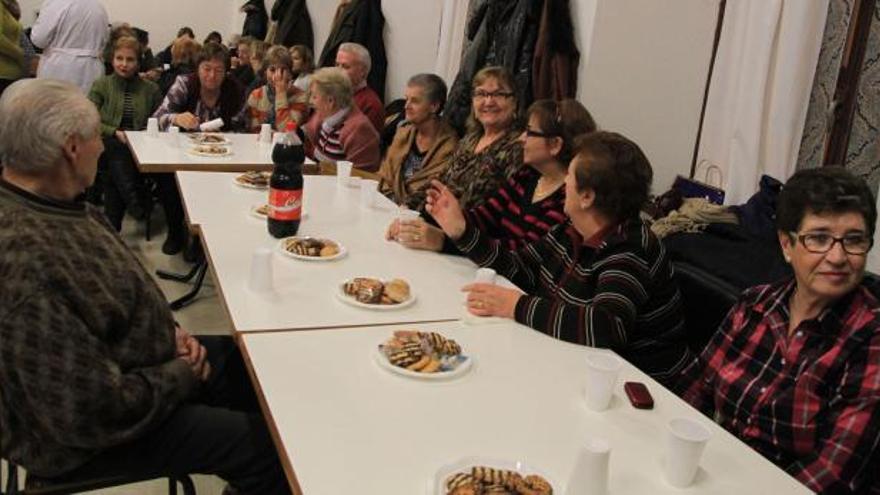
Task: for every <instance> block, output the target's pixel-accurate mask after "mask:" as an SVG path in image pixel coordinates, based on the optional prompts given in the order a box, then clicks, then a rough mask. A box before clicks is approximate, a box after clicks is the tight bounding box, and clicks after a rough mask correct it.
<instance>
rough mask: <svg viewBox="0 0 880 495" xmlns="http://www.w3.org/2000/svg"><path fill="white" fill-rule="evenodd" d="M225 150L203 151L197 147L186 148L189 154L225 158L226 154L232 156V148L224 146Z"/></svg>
mask: <svg viewBox="0 0 880 495" xmlns="http://www.w3.org/2000/svg"><path fill="white" fill-rule="evenodd" d="M224 149H225V150H226V152H225V153H205V152H204V151H199V150H198V149H197V148H190V149H188V150H186V152H187V153H189V154H190V155H195V156H204V157H208V158H225V157H227V156H232V150H231V149H229V148H224Z"/></svg>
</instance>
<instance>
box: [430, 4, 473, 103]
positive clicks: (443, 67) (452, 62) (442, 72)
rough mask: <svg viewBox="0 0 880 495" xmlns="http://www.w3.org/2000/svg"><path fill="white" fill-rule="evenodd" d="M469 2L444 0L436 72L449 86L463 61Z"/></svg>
mask: <svg viewBox="0 0 880 495" xmlns="http://www.w3.org/2000/svg"><path fill="white" fill-rule="evenodd" d="M468 3H469V0H443V17H442V18H441V19H440V38H439V40H438V46H437V64H436V65H435V67H434V72H435V73H437V75H438V76H440V77H442V78H443V80H444V81H446V84H447V85H449V86H452V81H454V80H455V76H456V75H457V74H458V65H459V63H460V62H461V49H462V46H464V32H465V27H466V25H467V16H468Z"/></svg>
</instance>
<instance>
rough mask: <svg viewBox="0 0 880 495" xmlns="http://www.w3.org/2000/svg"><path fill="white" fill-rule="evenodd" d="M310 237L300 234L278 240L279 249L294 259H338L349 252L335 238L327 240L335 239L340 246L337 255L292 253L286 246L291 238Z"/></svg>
mask: <svg viewBox="0 0 880 495" xmlns="http://www.w3.org/2000/svg"><path fill="white" fill-rule="evenodd" d="M308 238H309V236H298V235H295V236H291V237H285V238H283V239H281V240H279V241H278V250H279V251H281V254H284V255H286V256H290V257H291V258H293V259H297V260H302V261H335V260H338V259H340V258H342V257H344V256H345V255H346V253H348V250H347V249H345V246H343V245H342V243H341V242H339V241H335V240H333V239H327V240H328V241H333V242H335V243H336V245H337V246H339V252H338V253H336V255H335V256H327V257H322V256H305V255H302V254H296V253H291V252H290V251H288V250H287V249H285V248H284V246H285V243H286V242H287V241H288V240H290V239H308ZM322 239H323V238H322Z"/></svg>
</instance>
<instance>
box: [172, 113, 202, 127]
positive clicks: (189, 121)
mask: <svg viewBox="0 0 880 495" xmlns="http://www.w3.org/2000/svg"><path fill="white" fill-rule="evenodd" d="M173 124H174V125H176V126H177V127H180V128H182V129H188V130H190V131H194V130H196V129H198V128H199V124H201V121H199V118H198V117H196V116H195V115H193V114H191V113H189V112H184V113H179V114H177V115H175V116H174V120H173Z"/></svg>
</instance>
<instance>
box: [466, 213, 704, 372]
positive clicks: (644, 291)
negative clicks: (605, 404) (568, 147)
mask: <svg viewBox="0 0 880 495" xmlns="http://www.w3.org/2000/svg"><path fill="white" fill-rule="evenodd" d="M593 241H596V242H593ZM456 245H457V246H458V248H459V249H460V250H461V251H462V252H464V253H465V254H466V255H467V256H468V257H469V258H471V259H472V260H473V261H474V262H476V263H478V264H479V265H480V266H484V267H491V268H494V269H495V270H496V271H497V272H498V273H499V274H501V275H504V276H505V277H507V278H508V279H509V280H511V281H512V282H513V283H515V284H516V285H517V286H519V287H520V288H521V289H523V290H524V291H525V293H526V295H524V296H522V297H520V299H519V301H518V302H517V305H516V311H515V316H514V317H515V319H516V321H518V322H519V323H522V324H524V325H528V326H530V327H532V328H534V329H536V330H538V331H541V332H543V333H546V334H547V335H550V336H552V337H555V338H557V339H562V340H565V341H567V342H572V343H576V344H581V345H587V346H591V347H603V348H610V349H612V350H614V351H616V352H617V353H618V354H620V355H621V356H622V357H623V358H625V359H626V360H628V361H629V362H631V363H633V364H634V365H635V366H637V367H639V368H640V369H641V370H642V371H644V372H645V373H648V374H649V375H651V376H653V377H654V378H655V379H657V380H659V381H660V382H662V383H667V384H669V383H671V382H672V381H673V380H674V379H675V378H676V377H677V375H678V374H679V372H680V371H681V369H682V368H683V367H684V366H685V365H686V364H687V363H689V362H690V360H691V358H692V356H691V354H690V352H689V351H688V348H687V345H686V342H685V334H684V321H683V314H682V308H681V296H680V294H679V291H678V285H677V284H676V282H675V280H674V278H673V270H672V265H671V264H670V262H669V260H668V258H667V257H666V252H665V250H664V248H663V246H662V244H660V241H658V240H657V238H656V237H654V235H653V234H651V232H650V230H649V228H648V227H647V226H646V225H645V224H643V223H642V222H641V221H638V220H633V221H628V222H625V223H622V224H620V225H617V226H616V227H614V228H613V229H612V230H611V231H609V232H608V233H607V234H606V235H605V236H604V238H602V239H601V240H596V239H590V240H589V241H588V242H586V243H585V242H584V240H583V238H582V237H581V236H580V234H579V233H578V232H577V231H576V230H575V229H574V227H572V225H571V223H570V222H565V223H562V224H559V225H557V226H556V227H554V228H553V229H551V230H550V232H549V233H548V234H547V235H546V236H544V237H543V238H541V239H540V240H539V241H537V242H533V243H530V244H528V245H526V246H525V247H524V248H522V249H519V250H515V251H514V250H508V249H505V248H504V246H503V245H502V244H501V243H499V242H498V241H493V240H490V239H489V238H488V237H486V235H485V234H484V233H482V232H481V231H480V230H479V229H477V228H475V227H474V226H473V225H472V224H468V226H467V228H466V230H465V233H464V234H463V235H462V236H461V238H459V239H458V240H457V241H456Z"/></svg>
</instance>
